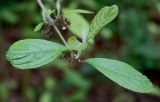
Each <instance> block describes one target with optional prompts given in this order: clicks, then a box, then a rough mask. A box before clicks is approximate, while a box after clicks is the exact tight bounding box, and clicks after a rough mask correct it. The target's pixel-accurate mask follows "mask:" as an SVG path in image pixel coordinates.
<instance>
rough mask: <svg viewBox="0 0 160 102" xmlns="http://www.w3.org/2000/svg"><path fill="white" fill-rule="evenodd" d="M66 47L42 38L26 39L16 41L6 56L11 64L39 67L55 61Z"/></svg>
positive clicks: (21, 67)
mask: <svg viewBox="0 0 160 102" xmlns="http://www.w3.org/2000/svg"><path fill="white" fill-rule="evenodd" d="M64 50H66V48H65V47H64V46H62V45H60V44H57V43H54V42H50V41H46V40H41V39H26V40H20V41H18V42H16V43H14V44H13V45H12V46H11V47H10V48H9V50H8V51H7V54H6V57H7V59H8V60H9V61H10V62H11V64H12V65H13V66H14V67H16V68H20V69H29V68H37V67H40V66H42V65H45V64H47V63H49V62H51V61H53V60H54V59H55V58H56V57H58V56H59V55H60V54H61V53H62V52H63V51H64Z"/></svg>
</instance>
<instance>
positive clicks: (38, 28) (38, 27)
mask: <svg viewBox="0 0 160 102" xmlns="http://www.w3.org/2000/svg"><path fill="white" fill-rule="evenodd" d="M43 25H44V23H43V22H41V23H39V24H38V25H37V26H36V27H35V28H34V31H35V32H37V31H39V30H41V28H42V27H43Z"/></svg>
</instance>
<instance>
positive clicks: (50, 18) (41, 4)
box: [37, 0, 68, 47]
mask: <svg viewBox="0 0 160 102" xmlns="http://www.w3.org/2000/svg"><path fill="white" fill-rule="evenodd" d="M37 2H38V4H39V6H40V7H41V9H42V13H44V14H45V13H46V12H47V10H46V8H45V6H44V4H43V3H42V0H37ZM43 16H44V15H43ZM45 17H46V18H47V20H48V22H49V23H51V25H52V26H53V27H54V29H55V30H56V32H57V34H58V35H59V37H60V39H61V40H62V42H63V43H64V44H65V45H66V46H67V47H68V44H67V42H66V40H65V39H64V37H63V36H62V33H61V32H60V31H59V29H58V28H57V26H56V25H55V24H54V19H52V17H51V16H46V15H45ZM45 22H46V21H45Z"/></svg>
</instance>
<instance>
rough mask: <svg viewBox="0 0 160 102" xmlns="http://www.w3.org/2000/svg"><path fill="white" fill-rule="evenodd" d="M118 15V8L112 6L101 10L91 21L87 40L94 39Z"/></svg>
mask: <svg viewBox="0 0 160 102" xmlns="http://www.w3.org/2000/svg"><path fill="white" fill-rule="evenodd" d="M117 14H118V7H117V6H116V5H113V6H111V7H108V6H106V7H104V8H102V9H101V10H100V11H99V12H98V13H97V15H96V16H95V17H94V19H93V20H92V23H91V25H90V28H89V32H88V36H87V39H88V40H89V39H91V38H94V37H95V36H96V34H97V33H98V32H99V30H100V29H101V28H103V27H104V26H105V25H106V24H108V23H110V22H111V21H112V20H113V19H114V18H115V17H116V16H117Z"/></svg>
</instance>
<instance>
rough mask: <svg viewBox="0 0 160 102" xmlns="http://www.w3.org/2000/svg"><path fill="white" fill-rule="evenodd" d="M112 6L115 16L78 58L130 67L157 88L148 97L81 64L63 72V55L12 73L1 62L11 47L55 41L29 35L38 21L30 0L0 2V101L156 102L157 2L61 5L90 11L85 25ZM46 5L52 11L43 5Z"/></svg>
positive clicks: (102, 0)
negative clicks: (37, 40)
mask: <svg viewBox="0 0 160 102" xmlns="http://www.w3.org/2000/svg"><path fill="white" fill-rule="evenodd" d="M113 4H117V5H118V6H119V9H120V11H119V15H118V17H117V18H116V20H114V21H113V22H112V23H111V24H109V25H108V26H106V27H105V28H104V29H102V30H101V31H100V33H99V35H100V36H97V37H96V38H95V39H94V44H95V45H94V46H90V48H89V49H88V51H89V52H87V53H86V54H85V55H84V57H85V58H87V57H107V58H113V59H117V60H122V61H125V62H127V63H129V64H131V65H132V66H134V67H135V68H137V69H138V70H139V71H141V72H142V73H144V74H145V75H147V76H148V77H149V78H150V79H151V81H152V82H153V83H154V84H155V85H156V86H157V90H156V92H155V93H154V94H151V95H143V94H137V93H133V92H130V91H128V90H125V89H123V88H121V87H119V86H118V85H116V84H114V83H113V82H112V81H110V80H109V79H107V78H105V77H104V76H103V75H101V74H100V73H99V72H97V71H96V70H95V69H93V68H92V66H90V65H87V64H77V62H72V63H71V66H72V68H68V65H67V63H65V61H66V60H64V58H63V56H62V59H60V58H59V59H57V60H56V61H55V62H52V63H50V64H49V65H47V66H45V67H46V68H45V69H44V68H40V69H35V70H32V71H29V70H27V71H26V70H25V71H24V70H16V69H14V68H12V66H11V65H10V64H9V63H8V62H7V61H6V59H5V53H6V51H7V49H8V48H9V46H10V45H11V44H12V43H13V42H15V41H17V40H19V39H24V38H42V39H47V40H51V41H52V40H53V38H54V40H55V39H56V41H57V42H60V40H59V39H58V37H57V35H56V34H53V37H52V38H50V39H49V38H45V37H44V35H43V34H42V33H41V32H34V27H35V25H36V24H37V23H39V22H41V20H42V18H41V12H40V8H39V7H38V5H37V3H36V1H33V0H12V1H11V0H5V1H4V0H3V1H0V12H1V13H0V56H1V57H0V102H64V101H65V102H124V101H127V102H144V101H145V102H159V100H160V98H159V95H160V91H159V90H160V89H159V86H160V81H159V80H160V77H159V75H160V64H159V63H160V54H159V52H160V47H159V43H160V31H159V27H160V2H159V0H147V1H146V0H69V1H68V0H63V2H62V5H63V7H64V8H67V9H74V8H80V9H87V10H89V11H93V12H95V13H94V14H89V15H87V14H83V15H82V17H84V18H85V19H86V20H85V21H84V23H86V25H87V24H88V23H87V22H89V23H90V22H91V20H92V19H93V15H95V14H96V13H97V11H98V10H99V9H100V8H102V7H103V6H106V5H108V6H110V5H113ZM46 6H47V7H52V5H50V2H49V0H48V2H47V3H46ZM82 19H83V18H82ZM73 20H74V18H73ZM75 27H77V26H75ZM74 29H79V28H74ZM72 32H75V33H76V31H72ZM67 33H70V32H66V33H64V36H65V38H68V36H66V35H67ZM92 43H93V42H92ZM62 60H64V61H63V63H62Z"/></svg>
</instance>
